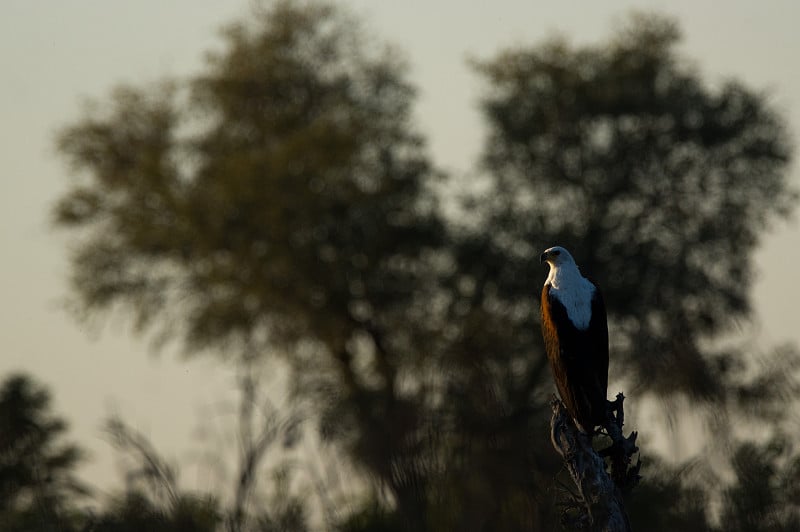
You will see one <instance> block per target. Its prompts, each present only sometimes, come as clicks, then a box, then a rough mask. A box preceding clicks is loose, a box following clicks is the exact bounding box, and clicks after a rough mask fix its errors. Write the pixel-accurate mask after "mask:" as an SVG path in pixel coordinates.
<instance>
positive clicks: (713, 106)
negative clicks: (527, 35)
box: [477, 15, 797, 399]
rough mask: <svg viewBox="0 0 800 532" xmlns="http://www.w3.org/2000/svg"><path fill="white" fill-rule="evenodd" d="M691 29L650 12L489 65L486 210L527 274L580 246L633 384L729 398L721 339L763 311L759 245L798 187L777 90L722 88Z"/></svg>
mask: <svg viewBox="0 0 800 532" xmlns="http://www.w3.org/2000/svg"><path fill="white" fill-rule="evenodd" d="M679 41H680V32H679V31H678V28H677V26H676V24H675V23H674V22H673V21H672V20H670V19H666V18H662V17H654V16H645V15H639V16H633V17H631V18H630V19H629V20H627V22H626V23H625V24H624V25H623V27H622V28H621V29H620V30H619V31H618V33H617V35H616V37H615V38H614V39H613V40H612V41H611V42H610V43H608V44H607V45H604V46H594V47H586V48H576V47H571V46H570V45H568V44H567V43H566V42H563V41H561V40H556V41H552V42H548V43H545V44H543V45H541V46H538V47H535V48H530V49H514V50H510V51H507V52H504V53H502V54H499V55H498V56H496V57H495V58H493V59H491V60H488V61H483V62H479V63H477V68H478V71H479V72H480V73H481V74H482V75H483V76H484V78H485V79H486V82H487V85H488V88H487V91H486V96H485V98H484V100H483V110H484V113H485V116H486V118H487V120H488V123H489V127H490V132H489V137H488V141H487V148H486V152H485V155H484V166H485V168H486V170H487V171H488V172H489V173H490V175H491V177H492V180H493V181H492V183H493V185H494V187H493V188H492V196H491V199H490V200H489V201H487V202H485V203H483V202H482V204H481V205H480V207H481V209H480V210H481V212H482V213H483V214H484V216H485V217H486V219H487V220H486V223H487V224H488V225H489V226H490V227H492V228H493V229H495V230H494V231H493V235H494V237H493V241H494V242H496V243H497V244H498V245H499V246H503V247H504V248H507V249H511V250H516V255H517V256H519V258H520V259H521V260H520V264H519V265H518V266H517V267H516V272H515V273H516V276H517V277H520V278H524V276H525V273H524V272H526V271H527V270H529V269H530V262H531V259H532V258H533V257H534V256H535V255H534V254H533V252H534V251H536V250H539V249H542V248H543V247H545V246H546V245H549V244H552V243H554V242H560V243H562V244H564V245H566V246H568V247H569V248H570V249H574V250H575V254H576V259H577V262H578V263H579V264H581V265H583V266H584V269H585V270H586V271H587V272H591V273H592V274H593V275H595V276H597V277H598V278H599V280H600V284H601V286H602V287H603V289H604V294H605V296H606V304H607V306H608V311H609V314H610V319H611V320H612V321H613V328H612V343H613V345H612V352H613V353H614V359H615V360H616V361H617V364H616V366H615V368H620V369H621V368H622V367H624V368H626V369H630V370H632V372H633V374H632V375H629V376H630V377H631V382H633V383H635V384H636V385H637V386H638V387H640V388H642V389H643V390H649V391H653V392H655V393H657V394H659V395H669V394H675V393H682V394H689V395H690V396H694V397H704V398H712V399H720V398H721V396H722V395H723V394H724V391H723V390H722V385H723V383H724V377H725V376H726V374H725V369H727V368H731V367H732V366H734V364H733V363H732V362H733V361H731V360H729V358H730V354H729V353H726V354H724V355H723V354H722V353H717V354H715V353H713V351H712V350H711V349H710V348H709V347H708V345H709V342H708V340H709V339H712V338H716V337H718V336H719V335H720V334H722V333H725V332H729V331H731V329H732V327H733V326H735V325H736V324H737V323H738V322H741V321H742V320H743V319H746V318H747V317H748V316H749V313H750V311H751V307H750V293H749V290H750V286H751V284H750V283H751V280H752V275H753V262H752V261H753V251H754V250H755V248H756V245H757V244H758V242H759V238H760V236H761V234H762V233H763V231H764V230H765V228H767V227H768V226H769V223H770V222H773V221H775V220H778V219H780V218H782V217H784V216H786V215H787V214H788V213H789V212H790V211H791V210H792V209H793V208H794V206H795V203H796V199H797V192H796V190H794V189H793V188H791V187H790V184H789V180H788V172H787V168H788V163H789V159H790V146H791V144H790V139H789V137H788V135H787V133H786V131H785V125H784V120H783V119H782V118H781V117H780V116H779V115H778V113H777V112H776V111H775V110H773V109H772V108H771V107H770V105H769V104H768V102H767V99H766V97H765V95H763V94H759V93H757V92H753V91H752V90H750V89H748V88H747V87H745V86H744V85H742V84H741V83H739V82H736V81H727V82H725V83H723V84H721V85H720V86H719V87H717V88H711V87H709V86H708V84H707V83H704V81H703V80H702V78H701V77H700V76H699V75H698V73H697V72H695V71H694V70H693V69H692V68H691V67H690V66H689V63H688V61H687V60H686V59H684V58H682V57H680V55H679V54H678V53H677V51H676V46H677V44H678V43H679ZM525 250H530V252H527V253H526V252H525ZM503 288H505V286H504V287H503ZM508 288H512V289H514V290H517V286H515V285H508ZM527 288H530V290H528V291H526V292H518V293H515V292H511V293H509V294H508V297H511V298H518V297H521V295H522V294H524V296H525V297H528V294H529V293H531V292H532V291H533V289H535V288H536V286H530V287H527Z"/></svg>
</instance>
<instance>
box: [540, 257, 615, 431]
mask: <svg viewBox="0 0 800 532" xmlns="http://www.w3.org/2000/svg"><path fill="white" fill-rule="evenodd" d="M540 260H541V262H546V263H547V264H548V265H549V266H550V273H549V275H548V276H547V280H546V281H545V283H544V287H543V288H542V335H543V336H544V344H545V349H546V351H547V358H548V361H549V362H550V368H551V369H552V370H553V377H554V379H555V381H556V387H557V388H558V393H559V395H561V400H562V401H564V405H565V406H566V408H567V412H569V414H570V415H571V416H572V418H573V419H574V420H575V422H576V423H577V424H578V426H579V428H580V429H581V430H582V431H583V432H586V433H588V434H592V433H593V432H594V428H595V427H596V426H597V425H601V426H602V425H604V424H605V420H606V404H607V401H606V391H607V388H608V323H607V322H606V308H605V304H604V303H603V296H602V294H601V293H600V290H599V289H598V288H597V286H595V285H594V284H593V283H592V282H591V281H589V280H588V279H586V278H585V277H583V275H581V272H580V270H579V269H578V266H577V265H576V264H575V260H574V259H573V258H572V255H570V254H569V251H567V250H566V249H564V248H562V247H560V246H555V247H552V248H549V249H547V250H545V251H544V253H542V256H541V258H540Z"/></svg>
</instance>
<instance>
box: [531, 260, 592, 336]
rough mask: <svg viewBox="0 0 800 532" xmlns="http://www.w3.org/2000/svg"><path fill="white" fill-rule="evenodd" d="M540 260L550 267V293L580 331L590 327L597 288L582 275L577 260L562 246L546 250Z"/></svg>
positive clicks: (548, 280)
mask: <svg viewBox="0 0 800 532" xmlns="http://www.w3.org/2000/svg"><path fill="white" fill-rule="evenodd" d="M539 260H540V261H541V262H546V263H547V264H548V265H549V266H550V273H549V275H548V276H547V280H546V281H545V285H550V293H551V294H552V295H553V296H554V297H556V298H557V299H558V300H559V301H560V302H561V303H562V304H563V305H564V307H565V308H566V310H567V315H568V316H569V318H570V319H571V320H572V323H574V324H575V326H576V327H577V328H578V329H585V328H586V327H588V326H589V320H590V318H591V315H592V309H591V305H592V295H593V294H594V290H595V288H594V285H593V284H592V283H591V282H590V281H589V280H588V279H586V278H585V277H584V276H583V275H581V271H580V270H579V269H578V265H577V264H575V259H573V258H572V255H570V254H569V251H567V250H566V249H564V248H562V247H561V246H553V247H551V248H548V249H546V250H544V253H542V255H541V257H539Z"/></svg>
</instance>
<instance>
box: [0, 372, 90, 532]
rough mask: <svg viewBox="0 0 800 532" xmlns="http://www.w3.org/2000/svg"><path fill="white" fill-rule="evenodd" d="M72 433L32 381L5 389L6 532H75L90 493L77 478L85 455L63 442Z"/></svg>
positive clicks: (0, 407) (0, 427) (1, 459)
mask: <svg viewBox="0 0 800 532" xmlns="http://www.w3.org/2000/svg"><path fill="white" fill-rule="evenodd" d="M66 427H67V425H66V423H65V422H64V421H63V420H62V419H61V418H59V417H57V416H55V415H53V414H52V413H51V412H50V394H49V393H48V392H47V390H46V389H45V388H43V387H42V386H41V385H39V384H37V383H36V382H34V381H33V380H32V379H31V378H30V377H28V376H26V375H22V374H18V375H11V376H8V377H6V379H5V380H4V381H3V383H2V385H0V529H2V530H4V531H8V532H14V531H20V532H22V531H27V532H35V531H39V530H42V531H44V530H54V529H58V530H63V531H69V530H74V529H75V526H76V523H77V521H76V520H75V518H76V517H77V511H76V508H77V507H76V506H75V503H76V502H77V499H78V498H79V497H81V496H83V495H85V494H86V493H87V490H86V488H85V487H84V486H82V485H81V483H80V482H78V481H77V480H76V478H75V476H74V469H75V466H76V465H77V463H78V461H79V460H80V459H81V456H82V453H81V451H80V450H79V449H78V447H76V446H75V445H72V444H69V443H64V442H62V441H61V440H62V436H63V433H64V431H65V430H66Z"/></svg>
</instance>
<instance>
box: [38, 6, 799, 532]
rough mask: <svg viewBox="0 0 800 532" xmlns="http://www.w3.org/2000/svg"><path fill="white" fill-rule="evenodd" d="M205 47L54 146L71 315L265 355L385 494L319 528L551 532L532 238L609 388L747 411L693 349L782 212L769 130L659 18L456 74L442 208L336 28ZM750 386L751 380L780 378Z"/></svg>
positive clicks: (743, 307)
mask: <svg viewBox="0 0 800 532" xmlns="http://www.w3.org/2000/svg"><path fill="white" fill-rule="evenodd" d="M224 38H225V47H224V49H223V50H222V51H220V52H218V53H216V54H212V55H211V56H210V59H209V62H208V64H207V66H206V67H205V69H204V70H203V71H202V72H201V73H200V74H199V75H198V76H196V77H195V78H194V79H193V80H192V82H191V83H189V84H181V83H168V84H166V85H165V86H161V87H156V88H150V89H142V88H132V87H125V88H121V89H118V90H117V91H116V92H115V93H114V95H113V96H112V98H111V101H110V102H109V104H108V105H107V106H105V107H103V106H101V107H100V110H99V111H94V112H89V113H88V114H87V115H86V116H85V117H83V118H82V119H81V120H80V121H78V122H76V123H74V124H71V125H69V126H68V127H66V128H65V129H64V130H63V131H62V132H61V134H60V137H59V144H58V147H59V150H60V152H61V153H62V154H63V155H64V156H65V157H66V158H67V159H68V160H69V162H70V163H71V165H72V167H73V169H74V170H75V174H76V176H75V180H74V181H73V184H72V187H71V189H70V190H69V191H68V192H67V193H66V194H65V195H64V196H63V197H62V198H61V200H60V201H59V202H58V204H57V205H56V206H55V210H54V213H55V223H56V224H57V225H58V226H59V227H63V228H68V229H70V230H72V231H73V232H74V233H75V234H76V235H80V237H76V239H75V246H74V251H73V255H72V265H73V268H72V273H73V274H72V285H73V289H74V290H73V292H74V294H75V304H76V310H77V311H78V312H79V313H84V314H86V315H90V316H103V315H106V313H107V311H109V310H112V309H120V310H122V311H123V312H128V313H130V314H131V315H132V317H133V320H134V323H135V324H136V325H137V326H138V327H139V328H140V329H141V330H148V331H155V332H157V333H158V334H159V335H160V336H162V337H163V338H165V339H173V338H175V339H180V340H182V341H183V343H184V345H185V346H186V349H187V351H188V352H190V353H193V352H196V351H200V350H204V349H208V350H215V352H217V353H221V354H223V355H224V356H227V357H228V358H232V359H234V360H236V361H238V363H245V364H250V363H252V361H253V359H254V358H258V357H262V358H264V359H267V360H269V359H272V358H273V357H280V358H281V359H282V360H283V361H285V362H287V363H288V364H289V366H290V367H291V368H292V372H291V375H290V384H291V387H292V392H293V399H294V401H295V402H297V403H300V402H303V403H308V404H311V405H313V406H314V409H315V410H314V411H315V416H314V417H315V420H316V421H317V426H318V429H319V433H320V435H321V436H322V437H323V438H324V439H325V440H326V441H332V442H334V443H335V444H336V445H338V446H339V448H341V449H343V450H345V451H346V452H347V453H348V456H349V458H350V460H351V461H352V462H353V463H354V464H355V465H356V466H357V467H358V468H359V469H360V471H361V472H363V473H364V477H365V478H366V479H369V480H371V481H374V484H375V486H376V487H377V488H379V490H381V491H382V492H383V493H386V494H388V499H390V502H391V505H392V510H391V511H388V510H387V511H385V512H384V511H382V510H381V511H378V513H370V512H368V511H365V513H363V515H362V516H355V515H354V516H353V519H352V520H350V521H347V520H345V522H346V524H345V525H344V526H345V528H346V529H348V530H350V529H359V527H360V526H361V527H362V528H361V529H363V530H367V529H369V528H370V527H377V528H380V527H384V528H389V529H391V528H393V527H396V526H400V527H402V528H405V529H410V530H425V529H428V530H463V531H469V530H485V529H488V528H491V529H493V530H497V531H515V530H530V529H534V530H542V529H549V528H551V527H552V523H554V522H555V519H556V518H555V516H556V515H557V514H556V512H555V510H554V509H553V505H552V499H553V496H554V490H553V479H554V477H555V476H556V474H557V472H558V458H557V457H556V456H554V455H553V452H552V450H551V449H550V448H549V442H548V440H547V434H548V428H547V418H548V414H547V412H548V411H549V408H548V402H547V399H548V396H549V393H550V391H551V390H552V385H551V380H550V375H549V371H548V369H547V364H546V361H545V357H544V356H543V349H542V345H541V339H540V335H539V332H538V328H537V327H536V326H535V323H534V322H535V319H536V318H535V316H536V315H537V312H538V311H537V308H538V303H537V294H538V291H539V290H540V287H541V282H542V280H543V273H544V272H543V271H540V270H539V269H537V268H536V260H537V257H538V254H539V252H540V251H541V250H542V249H543V248H545V247H547V246H549V245H551V244H553V243H561V244H564V245H566V246H567V247H569V248H570V249H572V250H573V251H574V253H575V255H576V259H577V260H578V262H579V263H580V264H581V265H584V267H585V270H586V271H587V272H590V273H592V274H594V275H595V276H596V278H597V280H598V281H599V284H600V286H602V287H604V292H605V297H606V302H607V305H608V309H609V316H610V318H611V320H612V337H613V339H614V340H613V345H612V352H613V353H614V358H615V360H616V363H615V364H614V365H613V366H612V371H614V372H616V373H615V375H614V377H615V378H620V377H625V378H627V379H628V380H629V381H630V382H631V383H633V384H634V385H635V386H636V391H637V392H645V391H646V392H651V393H652V394H654V395H655V396H657V397H669V396H672V395H674V394H684V395H687V396H689V397H691V398H702V399H706V400H712V401H711V404H713V405H716V406H718V405H722V404H735V403H736V401H737V400H740V399H741V398H743V397H745V396H749V397H753V394H752V392H753V391H754V388H753V387H752V386H748V384H752V383H748V382H746V381H742V380H736V379H741V376H742V372H741V371H739V370H741V368H742V367H743V366H744V365H745V364H744V360H745V353H744V351H737V350H727V351H725V352H721V351H714V350H712V348H710V347H709V346H710V345H713V344H712V342H711V340H713V339H716V338H718V337H719V336H720V335H722V334H724V333H725V332H727V331H729V330H730V328H731V327H732V326H733V325H734V324H736V323H737V321H738V320H743V319H746V318H747V317H748V314H749V312H750V300H749V292H748V289H749V287H750V281H751V278H752V268H753V266H752V252H753V250H754V249H755V246H756V244H757V243H758V240H759V237H760V235H761V234H762V233H763V231H764V230H765V229H766V228H767V227H769V224H770V223H771V222H773V221H775V220H777V219H780V218H781V217H783V216H785V215H786V214H788V212H789V211H790V210H791V209H792V207H793V205H794V202H795V199H796V197H795V192H794V191H793V190H791V188H790V187H789V185H788V182H787V174H786V167H787V164H788V161H789V156H790V153H789V142H788V139H787V136H786V133H785V131H784V126H783V122H782V120H781V119H780V117H779V116H778V115H777V114H776V113H775V112H774V111H773V110H772V109H771V107H770V106H769V103H768V101H767V100H766V99H765V97H764V96H763V95H761V94H758V93H755V92H753V91H751V90H750V89H748V88H747V87H745V86H743V85H741V84H740V83H737V82H729V83H727V84H725V85H724V86H722V87H721V88H718V89H714V88H710V87H709V86H708V85H707V84H706V83H704V82H703V80H702V78H701V77H700V76H699V75H698V74H697V73H696V72H694V71H693V70H692V69H691V68H689V67H687V66H686V64H687V63H686V61H685V60H684V59H682V58H681V57H679V56H678V55H677V53H676V52H675V46H676V44H677V42H678V39H679V35H678V32H677V30H676V27H675V25H674V24H672V23H671V22H669V21H665V20H664V19H661V18H658V17H654V18H642V19H634V20H633V21H632V22H631V23H630V24H629V25H628V26H627V27H624V28H622V30H621V31H619V32H618V35H617V36H616V37H615V38H614V39H613V40H612V41H611V42H609V43H606V44H601V45H597V46H593V47H586V48H574V47H572V46H570V45H568V44H567V43H565V42H561V41H557V42H548V43H544V44H542V45H539V46H536V47H533V48H529V49H515V50H510V51H507V52H504V53H502V54H500V55H498V56H497V57H495V58H493V59H490V60H485V61H481V62H477V63H476V68H477V70H478V71H479V72H480V73H481V74H482V75H483V77H484V80H485V82H486V93H485V97H484V100H483V102H482V109H483V111H484V114H485V116H486V119H487V121H488V125H489V137H488V139H487V146H486V151H485V154H484V158H483V170H484V178H485V179H486V180H487V182H488V183H489V187H490V188H489V191H490V192H489V193H488V194H486V195H484V196H481V197H466V198H463V197H462V199H464V200H465V201H464V203H463V212H464V214H465V216H463V217H462V218H458V219H446V218H445V216H444V215H443V214H442V209H440V208H439V204H438V199H439V198H438V196H437V195H436V194H435V193H434V190H433V189H434V185H435V184H438V183H440V182H441V181H442V180H443V179H445V178H444V176H442V175H441V174H440V173H439V172H437V171H436V170H435V168H434V165H433V163H432V162H431V161H430V160H429V159H428V156H427V154H426V152H425V148H424V143H423V139H422V138H421V136H420V135H419V134H418V133H417V132H416V131H415V129H414V127H413V124H412V122H411V111H412V103H413V98H414V90H413V89H412V87H411V86H410V84H409V83H408V81H407V80H406V79H405V68H404V65H403V64H402V62H401V61H399V60H398V59H397V56H396V55H395V54H394V53H393V52H392V51H391V50H389V49H387V48H386V47H384V46H381V45H379V44H378V43H375V42H374V41H372V40H370V39H368V37H366V36H365V34H364V33H363V32H362V31H361V30H360V29H358V25H357V24H356V23H355V21H354V20H353V19H352V18H351V17H349V16H347V15H345V14H343V13H342V11H341V10H340V9H337V8H336V7H334V6H333V5H331V4H321V3H316V2H290V1H288V0H284V1H276V2H273V3H271V4H270V5H269V7H268V8H267V9H265V10H264V11H255V12H254V13H253V16H252V17H251V19H250V20H249V21H248V22H242V23H239V24H235V25H232V26H230V27H229V29H228V30H227V31H226V33H225V34H224ZM789 358H792V357H789ZM789 358H787V360H789ZM776 367H777V366H776ZM309 368H311V369H312V371H309ZM773 369H774V368H772V367H768V368H767V369H766V370H765V372H764V374H763V378H764V379H766V380H764V381H763V382H767V381H769V382H772V383H773V384H775V383H777V384H781V383H783V384H785V380H786V378H787V376H788V374H786V373H781V372H776V371H772V370H773ZM612 380H613V379H612ZM735 380H736V386H733V387H728V386H726V385H727V384H729V383H731V382H734V381H735ZM789 388H790V387H780V386H779V387H778V389H780V390H788V389H789ZM728 390H733V394H732V395H734V397H730V396H729V395H730V394H728ZM748 394H749V395H748ZM773 399H774V398H772V399H770V401H772V402H771V403H770V405H769V406H774V404H773V403H774V401H773ZM728 400H730V401H728ZM643 473H644V475H645V478H646V477H647V473H646V471H645V472H643ZM654 486H656V487H654V488H653V490H652V491H651V492H650V493H651V494H652V496H653V497H656V496H669V497H671V500H673V501H676V505H685V506H681V507H682V508H685V510H686V514H685V515H684V514H683V513H680V515H678V514H677V513H676V514H675V515H673V514H669V515H667V516H665V517H664V521H663V527H671V526H675V525H676V524H679V523H685V522H688V521H687V520H691V519H692V516H697V519H699V520H702V518H703V517H702V511H700V508H699V507H698V506H695V505H693V504H692V501H693V499H691V497H690V495H691V494H692V493H693V492H691V491H688V492H687V491H682V490H683V488H682V487H681V486H682V485H680V484H677V483H674V482H672V483H670V482H669V481H664V482H663V483H662V484H660V485H659V484H657V483H656V484H654ZM376 491H377V490H376ZM134 502H135V501H134ZM124 504H128V503H124ZM124 504H123V506H124ZM643 504H644V503H643ZM145 513H146V512H145ZM289 513H290V514H291V512H289ZM287 515H288V514H287ZM687 516H688V517H687ZM263 524H264V527H265V528H267V529H270V528H269V527H273V529H274V527H276V526H277V527H278V528H280V526H284V525H279V524H275V522H273V521H270V522H267V521H264V523H263ZM653 530H656V529H655V528H654V529H653Z"/></svg>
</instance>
